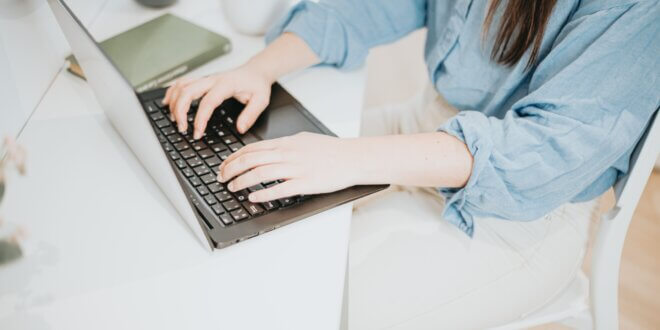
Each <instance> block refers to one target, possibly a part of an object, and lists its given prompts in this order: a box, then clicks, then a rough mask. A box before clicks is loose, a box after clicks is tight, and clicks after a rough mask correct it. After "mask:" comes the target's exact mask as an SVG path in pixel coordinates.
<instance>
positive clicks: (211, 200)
mask: <svg viewBox="0 0 660 330" xmlns="http://www.w3.org/2000/svg"><path fill="white" fill-rule="evenodd" d="M204 200H206V204H209V205H213V204H215V203H217V202H218V201H217V200H216V199H215V197H213V195H206V196H204Z"/></svg>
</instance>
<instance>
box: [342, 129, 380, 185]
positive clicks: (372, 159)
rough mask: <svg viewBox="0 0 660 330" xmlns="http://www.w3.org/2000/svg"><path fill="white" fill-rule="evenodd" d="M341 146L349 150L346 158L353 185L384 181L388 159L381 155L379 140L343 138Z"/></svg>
mask: <svg viewBox="0 0 660 330" xmlns="http://www.w3.org/2000/svg"><path fill="white" fill-rule="evenodd" d="M342 141H343V145H342V146H341V148H342V149H343V150H346V151H347V154H348V155H349V157H347V158H348V159H347V160H346V163H347V166H348V167H349V169H348V172H349V173H351V174H350V175H349V176H348V178H349V180H350V182H351V185H361V184H379V183H383V182H384V181H385V180H384V176H385V174H384V172H385V171H387V169H386V162H387V160H386V159H381V158H382V157H381V156H380V155H379V154H380V153H379V151H378V148H377V147H378V145H377V141H375V140H374V139H373V138H360V137H358V138H350V139H342Z"/></svg>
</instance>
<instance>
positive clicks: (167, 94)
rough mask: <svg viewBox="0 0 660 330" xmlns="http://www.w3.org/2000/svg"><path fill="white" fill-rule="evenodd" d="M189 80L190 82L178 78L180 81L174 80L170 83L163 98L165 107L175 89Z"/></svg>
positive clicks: (186, 79)
mask: <svg viewBox="0 0 660 330" xmlns="http://www.w3.org/2000/svg"><path fill="white" fill-rule="evenodd" d="M191 80H192V78H180V79H177V80H175V81H174V82H173V83H172V85H170V87H169V88H167V91H165V97H164V98H163V104H166V105H168V104H170V101H171V100H172V94H173V93H174V91H176V90H177V89H179V88H181V87H183V86H184V85H185V84H186V83H188V82H189V81H191Z"/></svg>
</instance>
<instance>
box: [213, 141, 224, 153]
mask: <svg viewBox="0 0 660 330" xmlns="http://www.w3.org/2000/svg"><path fill="white" fill-rule="evenodd" d="M211 149H212V150H213V152H215V153H220V152H223V151H225V150H227V146H225V145H224V144H221V143H216V144H214V145H211Z"/></svg>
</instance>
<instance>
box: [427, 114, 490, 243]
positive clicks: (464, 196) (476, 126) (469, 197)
mask: <svg viewBox="0 0 660 330" xmlns="http://www.w3.org/2000/svg"><path fill="white" fill-rule="evenodd" d="M484 120H488V119H487V118H485V116H484V115H483V114H481V113H478V112H476V111H461V112H460V113H459V114H457V115H456V116H454V117H453V118H452V119H450V120H449V121H448V122H446V123H445V124H444V125H443V126H441V127H440V128H438V131H441V132H445V133H447V134H449V135H452V136H454V137H456V138H457V139H459V140H461V141H462V142H463V143H465V145H466V146H467V147H468V150H469V151H470V153H471V154H472V157H473V163H472V173H471V174H470V178H469V179H468V182H467V183H466V184H465V186H464V187H463V188H438V189H437V191H438V192H439V193H440V194H442V195H443V196H444V197H445V208H444V210H443V211H442V216H443V218H444V219H445V220H447V221H449V223H451V224H453V225H455V226H457V227H458V228H459V229H461V230H462V231H463V232H465V233H466V234H467V235H468V236H470V237H473V236H474V214H472V213H471V212H470V211H469V210H468V209H469V206H470V201H473V200H477V201H478V200H479V198H480V195H481V194H480V192H479V190H480V189H479V187H478V186H477V181H479V176H480V175H481V174H482V172H483V171H484V168H486V167H487V166H488V162H489V159H490V155H491V153H492V150H493V147H492V143H491V141H490V139H488V138H485V137H483V136H482V134H481V133H480V132H484V131H487V128H486V127H484V125H483V123H482V122H483V121H484Z"/></svg>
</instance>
